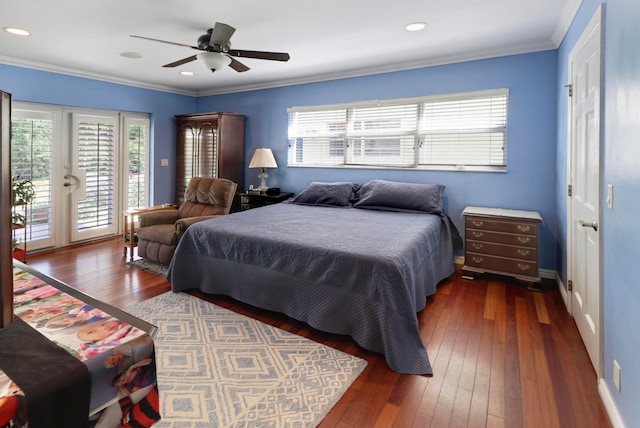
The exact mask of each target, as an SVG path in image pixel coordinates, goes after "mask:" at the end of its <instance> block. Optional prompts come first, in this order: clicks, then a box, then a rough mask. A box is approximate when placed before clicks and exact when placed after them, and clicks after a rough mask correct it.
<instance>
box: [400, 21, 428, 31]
mask: <svg viewBox="0 0 640 428" xmlns="http://www.w3.org/2000/svg"><path fill="white" fill-rule="evenodd" d="M426 26H427V24H426V23H424V22H412V23H411V24H407V26H406V27H404V28H405V29H406V30H407V31H420V30H424V29H425V28H426Z"/></svg>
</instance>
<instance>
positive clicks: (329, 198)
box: [291, 181, 359, 207]
mask: <svg viewBox="0 0 640 428" xmlns="http://www.w3.org/2000/svg"><path fill="white" fill-rule="evenodd" d="M358 187H359V186H358V185H357V184H355V183H347V182H334V183H323V182H318V181H314V182H313V183H311V184H309V186H308V187H307V188H306V189H304V190H303V191H302V193H300V194H299V195H298V196H296V197H294V198H293V200H292V201H291V202H293V203H294V204H301V205H320V206H335V207H348V206H350V205H351V202H352V201H353V197H354V191H355V190H356V189H357V188H358Z"/></svg>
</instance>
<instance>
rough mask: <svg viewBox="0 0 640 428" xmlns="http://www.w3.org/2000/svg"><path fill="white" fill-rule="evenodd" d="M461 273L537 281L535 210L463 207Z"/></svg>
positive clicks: (538, 272) (537, 238) (536, 216)
mask: <svg viewBox="0 0 640 428" xmlns="http://www.w3.org/2000/svg"><path fill="white" fill-rule="evenodd" d="M462 216H463V217H464V266H463V267H462V272H463V275H465V276H466V277H469V278H473V273H484V272H488V273H495V274H499V275H506V276H512V277H515V278H517V279H519V280H521V281H525V282H529V283H531V282H540V271H539V269H538V243H539V237H538V225H539V223H541V222H542V217H541V216H540V214H538V213H537V212H535V211H522V210H508V209H501V208H483V207H466V208H465V209H464V211H462Z"/></svg>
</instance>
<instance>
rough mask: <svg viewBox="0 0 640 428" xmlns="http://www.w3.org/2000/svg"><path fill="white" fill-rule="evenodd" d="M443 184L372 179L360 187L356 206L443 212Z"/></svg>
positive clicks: (389, 209) (386, 209) (388, 209)
mask: <svg viewBox="0 0 640 428" xmlns="http://www.w3.org/2000/svg"><path fill="white" fill-rule="evenodd" d="M443 195H444V186H443V185H442V184H424V183H402V182H397V181H385V180H371V181H369V182H368V183H365V184H363V185H362V187H360V190H359V191H358V196H359V199H358V201H357V202H356V203H354V204H353V206H354V208H366V209H374V210H384V211H402V212H420V213H429V214H442V213H443V207H442V205H443Z"/></svg>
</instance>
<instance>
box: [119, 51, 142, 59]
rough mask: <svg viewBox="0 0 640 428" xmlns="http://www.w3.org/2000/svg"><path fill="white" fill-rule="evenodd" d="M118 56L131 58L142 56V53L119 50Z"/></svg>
mask: <svg viewBox="0 0 640 428" xmlns="http://www.w3.org/2000/svg"><path fill="white" fill-rule="evenodd" d="M120 56H123V57H125V58H131V59H139V58H142V54H140V53H138V52H120Z"/></svg>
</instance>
